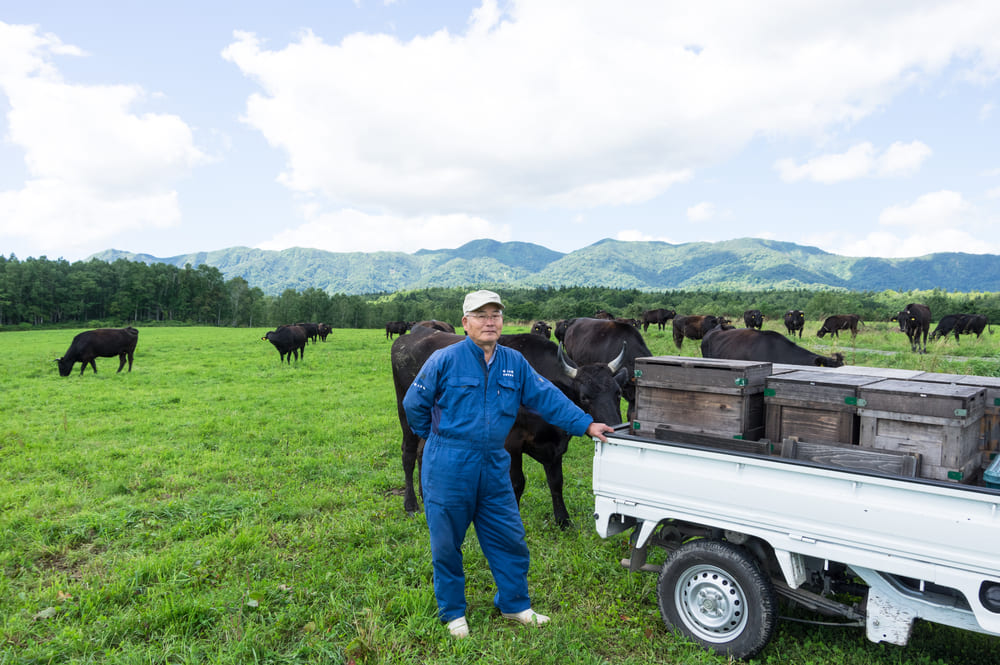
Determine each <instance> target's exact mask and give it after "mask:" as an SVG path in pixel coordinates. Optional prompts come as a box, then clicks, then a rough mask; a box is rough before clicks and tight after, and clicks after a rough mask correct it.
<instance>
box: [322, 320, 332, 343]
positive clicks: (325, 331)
mask: <svg viewBox="0 0 1000 665" xmlns="http://www.w3.org/2000/svg"><path fill="white" fill-rule="evenodd" d="M332 332H333V328H332V327H331V326H330V324H329V323H321V324H319V338H320V339H321V340H323V341H324V342H325V341H326V336H327V335H329V334H330V333H332Z"/></svg>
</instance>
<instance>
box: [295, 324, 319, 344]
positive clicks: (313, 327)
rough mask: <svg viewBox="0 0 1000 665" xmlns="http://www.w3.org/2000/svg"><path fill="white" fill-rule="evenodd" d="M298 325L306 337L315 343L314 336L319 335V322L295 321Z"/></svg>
mask: <svg viewBox="0 0 1000 665" xmlns="http://www.w3.org/2000/svg"><path fill="white" fill-rule="evenodd" d="M295 325H297V326H298V327H300V328H302V330H304V331H305V333H306V339H308V340H312V343H313V344H315V343H316V338H317V337H319V324H318V323H296V324H295Z"/></svg>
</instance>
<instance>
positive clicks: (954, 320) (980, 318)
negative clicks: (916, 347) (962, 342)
mask: <svg viewBox="0 0 1000 665" xmlns="http://www.w3.org/2000/svg"><path fill="white" fill-rule="evenodd" d="M988 323H989V321H988V319H987V318H986V316H985V315H983V314H947V315H945V316H943V317H941V320H940V321H938V324H937V327H936V328H934V332H932V333H931V335H930V339H931V340H935V339H937V338H938V337H947V336H948V335H950V334H954V335H955V341H956V342H957V341H959V338H958V336H959V335H971V334H973V333H974V334H975V335H976V337H979V336H980V335H982V334H983V329H984V328H986V326H987V325H988ZM990 332H992V330H991V331H990Z"/></svg>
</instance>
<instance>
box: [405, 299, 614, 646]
mask: <svg viewBox="0 0 1000 665" xmlns="http://www.w3.org/2000/svg"><path fill="white" fill-rule="evenodd" d="M503 307H504V306H503V303H502V302H501V301H500V296H498V295H497V294H496V293H493V292H492V291H475V292H473V293H470V294H468V295H467V296H466V297H465V302H464V306H463V308H462V311H463V312H464V316H463V317H462V327H463V328H464V329H465V332H466V334H467V337H466V339H464V340H462V341H461V342H458V343H457V344H452V345H451V346H448V347H446V348H443V349H440V350H438V351H436V352H434V354H432V355H431V357H430V358H428V359H427V362H426V363H424V366H423V368H421V370H420V374H419V375H418V376H417V378H416V379H415V380H414V382H413V383H412V384H411V385H410V388H409V390H407V391H406V396H405V397H404V398H403V408H404V409H405V410H406V419H407V421H408V422H409V423H410V428H411V429H413V432H414V433H415V434H417V435H418V436H420V437H422V438H423V439H425V440H426V442H427V443H426V445H425V446H424V452H423V462H422V464H421V472H420V485H421V488H422V491H423V497H424V511H425V513H426V517H427V527H428V530H429V531H430V538H431V558H432V562H433V567H434V595H435V596H436V598H437V603H438V616H439V617H440V618H441V620H442V621H444V622H446V623H447V624H448V630H449V631H450V632H451V634H452V635H453V636H455V637H465V636H466V635H468V634H469V625H468V622H467V621H466V618H465V572H464V571H463V568H462V542H463V541H464V540H465V534H466V532H467V531H468V529H469V524H474V525H475V527H476V535H477V536H478V537H479V545H480V547H481V548H482V550H483V554H484V555H485V556H486V560H487V561H488V562H489V565H490V571H491V572H492V574H493V580H494V582H496V585H497V593H496V596H495V597H494V599H493V604H494V605H496V606H497V608H498V609H499V610H500V613H501V614H502V615H503V616H504V617H505V618H507V619H511V620H514V621H517V622H518V623H521V624H524V625H540V624H543V623H547V622H548V621H549V617H547V616H545V615H544V614H538V613H537V612H535V611H534V610H533V609H532V608H531V599H530V598H529V596H528V563H529V555H528V546H527V544H526V543H525V540H524V525H523V524H522V523H521V514H520V512H518V507H517V500H516V499H515V498H514V490H513V488H512V487H511V484H510V455H509V454H508V453H507V451H506V450H505V449H504V439H506V438H507V434H508V432H510V428H511V427H512V426H513V424H514V419H515V418H516V417H517V411H518V408H519V407H520V406H521V405H522V404H523V405H524V406H527V407H529V408H531V409H533V410H534V411H536V412H538V414H539V415H541V416H542V417H543V418H544V419H545V420H546V421H547V422H549V423H551V424H553V425H556V426H558V427H562V428H563V429H564V430H566V431H567V432H569V433H570V434H573V435H576V436H581V435H584V434H587V435H590V436H592V437H597V438H598V439H600V440H601V441H605V440H606V439H605V437H604V433H605V432H611V431H613V430H612V428H611V427H609V426H608V425H605V424H604V423H596V422H594V420H593V418H591V417H590V416H589V415H587V414H586V413H584V412H583V411H582V410H581V409H580V408H579V407H577V406H576V405H575V404H573V402H572V401H570V400H569V399H568V398H567V397H566V396H565V395H563V393H562V392H561V391H560V390H559V389H558V388H556V387H555V386H554V385H552V383H550V382H549V381H548V380H547V379H545V378H544V377H542V376H540V375H539V374H538V373H537V372H535V370H534V369H532V367H531V365H529V364H528V361H527V360H525V358H524V356H522V355H521V354H520V353H519V352H517V351H515V350H513V349H510V348H508V347H505V346H501V345H498V344H497V341H498V340H499V339H500V331H501V330H502V329H503Z"/></svg>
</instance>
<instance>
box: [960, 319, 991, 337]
mask: <svg viewBox="0 0 1000 665" xmlns="http://www.w3.org/2000/svg"><path fill="white" fill-rule="evenodd" d="M965 316H966V317H967V318H966V319H965V322H964V324H965V325H964V326H963V327H962V334H963V335H971V334H972V333H975V334H976V337H979V336H981V335H982V334H983V330H984V329H988V330H989V333H990V334H991V335H992V334H993V328H992V327H990V321H989V319H987V318H986V315H985V314H966V315H965Z"/></svg>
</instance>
